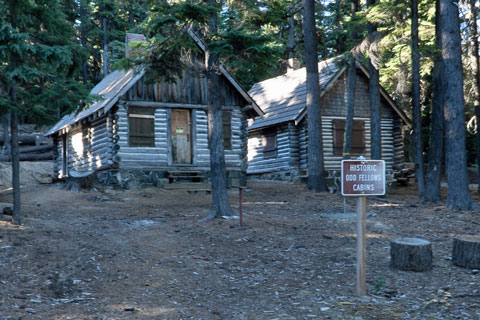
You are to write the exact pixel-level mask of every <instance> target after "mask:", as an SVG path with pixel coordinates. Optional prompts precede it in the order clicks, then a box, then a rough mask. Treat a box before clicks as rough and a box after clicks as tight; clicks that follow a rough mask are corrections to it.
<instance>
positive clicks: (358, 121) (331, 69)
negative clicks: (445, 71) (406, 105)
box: [247, 58, 410, 183]
mask: <svg viewBox="0 0 480 320" xmlns="http://www.w3.org/2000/svg"><path fill="white" fill-rule="evenodd" d="M318 67H319V82H320V96H321V98H320V108H321V114H322V123H321V125H322V138H323V152H324V161H325V170H326V171H327V174H328V176H329V178H332V179H333V180H334V182H335V177H338V176H339V174H340V164H341V160H342V154H343V138H344V131H345V118H346V113H347V110H346V99H347V90H346V88H347V72H346V66H344V65H343V66H342V64H341V63H340V62H339V59H335V58H333V59H329V60H326V61H322V62H320V63H319V65H318ZM355 84H356V85H355V87H356V89H355V107H354V120H353V121H354V122H353V134H352V136H353V138H352V152H351V157H352V158H356V157H358V156H360V155H362V156H364V157H365V158H367V159H369V158H370V98H369V84H368V70H367V69H366V68H365V66H363V64H361V63H359V62H357V63H356V81H355ZM249 94H250V96H251V97H252V98H253V99H254V100H255V102H256V103H257V104H258V105H259V106H260V108H261V109H262V110H263V111H264V112H265V116H264V117H257V118H255V119H252V120H249V121H250V123H249V127H248V170H247V173H248V175H249V177H250V176H251V177H252V178H257V179H266V180H272V179H273V180H286V181H293V182H295V181H301V180H304V178H306V176H307V175H308V170H307V169H308V164H307V145H308V125H307V121H308V119H307V110H306V71H305V68H302V69H298V70H294V71H290V72H288V73H286V74H284V75H281V76H278V77H275V78H272V79H268V80H265V81H263V82H260V83H257V84H255V85H254V86H253V87H252V88H251V89H250V91H249ZM380 94H381V138H382V159H383V160H385V162H386V169H387V179H388V177H392V170H393V168H394V167H396V166H401V165H402V163H403V158H404V156H403V135H402V132H403V127H404V126H405V125H410V120H409V119H408V117H407V116H406V115H405V113H404V112H403V111H402V110H401V109H400V108H399V107H398V106H397V105H396V104H395V102H394V101H393V99H392V98H391V97H390V96H389V95H388V93H387V92H386V91H385V90H384V89H383V88H381V89H380ZM332 179H329V182H330V183H332ZM337 182H338V179H337Z"/></svg>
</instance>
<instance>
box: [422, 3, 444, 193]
mask: <svg viewBox="0 0 480 320" xmlns="http://www.w3.org/2000/svg"><path fill="white" fill-rule="evenodd" d="M435 30H436V31H435V43H436V46H437V48H438V49H439V50H441V48H442V37H441V30H442V29H441V19H440V0H437V1H436V6H435ZM443 80H444V79H443V59H442V54H441V52H440V51H438V52H435V53H434V66H433V80H432V81H433V97H432V112H431V121H430V142H429V150H428V171H427V181H426V185H425V200H427V201H430V202H438V201H441V200H442V195H441V190H440V182H441V178H442V164H443V151H444V149H443V143H444V139H443V136H444V117H443V97H444V92H443V90H444V85H443Z"/></svg>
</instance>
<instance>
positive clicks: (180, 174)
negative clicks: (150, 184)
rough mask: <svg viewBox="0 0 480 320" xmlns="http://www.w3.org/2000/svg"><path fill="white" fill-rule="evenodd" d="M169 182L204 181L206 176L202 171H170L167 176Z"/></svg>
mask: <svg viewBox="0 0 480 320" xmlns="http://www.w3.org/2000/svg"><path fill="white" fill-rule="evenodd" d="M165 177H166V178H167V179H168V183H169V184H171V183H175V182H197V183H198V182H203V180H204V179H205V176H203V175H202V172H200V171H168V172H167V174H166V176H165Z"/></svg>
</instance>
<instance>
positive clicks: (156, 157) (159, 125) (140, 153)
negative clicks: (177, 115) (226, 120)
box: [117, 106, 245, 170]
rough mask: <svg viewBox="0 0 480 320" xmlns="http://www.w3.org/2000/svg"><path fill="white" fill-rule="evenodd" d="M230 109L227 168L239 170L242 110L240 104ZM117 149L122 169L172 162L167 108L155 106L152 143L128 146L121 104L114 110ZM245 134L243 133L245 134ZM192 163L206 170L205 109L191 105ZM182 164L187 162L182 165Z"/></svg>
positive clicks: (126, 126) (125, 117)
mask: <svg viewBox="0 0 480 320" xmlns="http://www.w3.org/2000/svg"><path fill="white" fill-rule="evenodd" d="M226 109H227V110H231V111H232V121H231V125H232V138H231V139H232V150H225V162H226V165H227V169H237V170H240V166H241V164H242V118H243V115H242V112H241V111H240V108H239V107H226ZM117 115H118V124H117V126H118V128H117V135H118V137H119V141H118V145H119V147H120V149H119V150H118V153H117V155H118V156H119V157H120V161H119V165H120V168H122V169H158V168H165V167H168V166H174V165H175V164H173V163H172V156H171V144H170V139H171V137H170V109H169V108H156V109H155V147H130V146H129V144H128V134H129V133H128V111H127V107H125V106H121V107H119V109H118V111H117ZM244 135H245V134H244ZM192 140H193V142H192V164H191V165H190V166H189V167H191V168H195V167H196V168H201V169H206V170H209V168H210V151H209V149H208V121H207V113H206V112H205V110H203V109H192ZM183 166H184V167H186V166H188V165H183Z"/></svg>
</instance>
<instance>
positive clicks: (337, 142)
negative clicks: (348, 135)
mask: <svg viewBox="0 0 480 320" xmlns="http://www.w3.org/2000/svg"><path fill="white" fill-rule="evenodd" d="M364 132H365V128H364V121H361V120H353V129H352V149H351V152H350V153H351V154H352V155H362V154H364V153H365V138H364V136H365V134H364ZM344 136H345V120H333V154H335V155H339V156H342V155H343V138H344Z"/></svg>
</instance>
